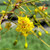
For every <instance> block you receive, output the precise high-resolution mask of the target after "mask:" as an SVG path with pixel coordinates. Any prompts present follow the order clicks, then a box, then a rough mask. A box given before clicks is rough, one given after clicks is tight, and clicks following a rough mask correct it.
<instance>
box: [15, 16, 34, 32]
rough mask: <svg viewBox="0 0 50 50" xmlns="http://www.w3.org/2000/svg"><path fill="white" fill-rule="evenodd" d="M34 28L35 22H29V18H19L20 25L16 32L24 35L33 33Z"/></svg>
mask: <svg viewBox="0 0 50 50" xmlns="http://www.w3.org/2000/svg"><path fill="white" fill-rule="evenodd" d="M33 28H34V25H33V22H31V21H30V20H29V18H27V16H26V17H18V24H17V28H16V31H18V32H22V33H28V32H29V31H32V29H33Z"/></svg>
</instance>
